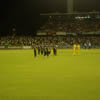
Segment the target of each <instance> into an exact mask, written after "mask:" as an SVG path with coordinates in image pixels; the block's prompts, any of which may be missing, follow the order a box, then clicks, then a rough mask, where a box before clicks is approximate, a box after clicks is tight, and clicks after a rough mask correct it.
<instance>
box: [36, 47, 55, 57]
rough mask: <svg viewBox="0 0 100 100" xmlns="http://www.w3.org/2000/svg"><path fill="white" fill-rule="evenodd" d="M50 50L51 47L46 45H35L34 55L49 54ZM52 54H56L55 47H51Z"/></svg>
mask: <svg viewBox="0 0 100 100" xmlns="http://www.w3.org/2000/svg"><path fill="white" fill-rule="evenodd" d="M51 51H52V48H51V47H48V46H37V47H36V46H35V47H34V57H37V56H40V55H41V56H50V55H51ZM53 54H54V56H56V55H57V48H56V47H53Z"/></svg>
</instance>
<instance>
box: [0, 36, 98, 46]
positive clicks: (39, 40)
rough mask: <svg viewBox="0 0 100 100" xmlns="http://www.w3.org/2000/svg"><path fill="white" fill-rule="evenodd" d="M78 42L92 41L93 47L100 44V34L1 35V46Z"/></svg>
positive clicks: (61, 44)
mask: <svg viewBox="0 0 100 100" xmlns="http://www.w3.org/2000/svg"><path fill="white" fill-rule="evenodd" d="M76 42H78V43H79V44H80V45H81V46H84V44H88V43H91V44H92V46H93V47H95V46H100V36H37V37H28V36H27V37H11V36H8V37H0V46H3V45H5V43H8V45H9V46H35V45H49V46H54V45H58V46H59V47H61V46H62V47H64V46H67V47H71V46H72V45H73V44H74V43H76Z"/></svg>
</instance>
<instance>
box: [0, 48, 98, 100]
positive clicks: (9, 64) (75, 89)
mask: <svg viewBox="0 0 100 100" xmlns="http://www.w3.org/2000/svg"><path fill="white" fill-rule="evenodd" d="M0 100H100V50H99V49H98V50H81V54H80V55H79V56H73V55H72V50H58V55H57V56H56V57H55V56H53V55H51V56H50V57H44V56H38V57H37V58H34V55H33V51H32V50H0Z"/></svg>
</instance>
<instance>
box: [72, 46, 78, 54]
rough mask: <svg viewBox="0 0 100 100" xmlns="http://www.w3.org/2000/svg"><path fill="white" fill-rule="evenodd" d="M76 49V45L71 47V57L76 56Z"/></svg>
mask: <svg viewBox="0 0 100 100" xmlns="http://www.w3.org/2000/svg"><path fill="white" fill-rule="evenodd" d="M76 47H77V45H76V44H74V45H73V55H74V56H75V55H76Z"/></svg>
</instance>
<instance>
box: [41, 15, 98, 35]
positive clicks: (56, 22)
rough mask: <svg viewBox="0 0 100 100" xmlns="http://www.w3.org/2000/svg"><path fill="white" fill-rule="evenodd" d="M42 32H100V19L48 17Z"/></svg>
mask: <svg viewBox="0 0 100 100" xmlns="http://www.w3.org/2000/svg"><path fill="white" fill-rule="evenodd" d="M40 31H42V32H59V31H64V32H66V33H76V32H77V33H81V32H96V31H100V18H94V17H91V16H89V15H87V17H70V16H68V15H66V16H60V15H58V16H47V20H46V21H45V24H43V25H42V26H41V27H40Z"/></svg>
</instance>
